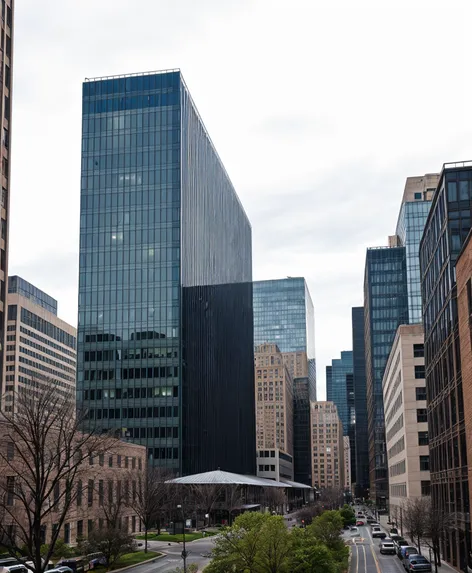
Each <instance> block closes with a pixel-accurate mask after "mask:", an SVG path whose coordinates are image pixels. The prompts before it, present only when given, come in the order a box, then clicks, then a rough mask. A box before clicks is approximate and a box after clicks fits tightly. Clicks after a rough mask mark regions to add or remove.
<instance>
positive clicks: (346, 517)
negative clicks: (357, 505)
mask: <svg viewBox="0 0 472 573" xmlns="http://www.w3.org/2000/svg"><path fill="white" fill-rule="evenodd" d="M339 513H340V515H341V517H342V518H343V522H344V526H346V525H355V524H356V514H355V512H354V510H353V509H352V508H351V507H349V505H347V504H345V505H344V507H343V508H342V509H340V510H339Z"/></svg>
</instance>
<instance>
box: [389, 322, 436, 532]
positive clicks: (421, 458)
mask: <svg viewBox="0 0 472 573" xmlns="http://www.w3.org/2000/svg"><path fill="white" fill-rule="evenodd" d="M424 376H425V369H424V336H423V325H422V324H410V325H401V326H399V327H398V330H397V334H396V336H395V340H394V342H393V345H392V350H391V352H390V356H389V358H388V361H387V366H386V368H385V373H384V377H383V383H382V385H383V399H384V410H385V433H386V439H387V457H388V472H389V492H390V497H389V508H390V516H391V517H393V518H394V520H395V522H397V523H399V522H400V516H401V512H402V510H403V506H404V505H405V500H406V499H408V498H417V497H419V496H422V495H431V481H430V475H429V446H428V443H429V439H428V419H427V411H426V386H425V379H424Z"/></svg>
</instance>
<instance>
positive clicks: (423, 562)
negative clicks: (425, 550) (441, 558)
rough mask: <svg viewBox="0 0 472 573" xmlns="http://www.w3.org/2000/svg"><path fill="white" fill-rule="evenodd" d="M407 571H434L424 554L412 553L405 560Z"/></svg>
mask: <svg viewBox="0 0 472 573" xmlns="http://www.w3.org/2000/svg"><path fill="white" fill-rule="evenodd" d="M403 567H405V571H408V572H413V571H432V568H431V563H430V562H429V561H428V560H427V559H426V557H423V556H422V555H410V557H407V558H405V559H404V560H403Z"/></svg>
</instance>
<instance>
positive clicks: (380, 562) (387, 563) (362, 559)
mask: <svg viewBox="0 0 472 573" xmlns="http://www.w3.org/2000/svg"><path fill="white" fill-rule="evenodd" d="M358 529H359V533H358V534H356V536H355V537H353V536H352V535H351V534H350V532H349V531H346V533H345V535H344V537H345V538H346V539H352V545H351V550H352V558H351V568H350V571H349V573H405V569H404V568H403V565H402V562H401V561H400V559H398V557H397V556H396V555H381V554H380V539H372V535H371V533H370V527H369V526H367V525H365V526H363V527H359V528H358Z"/></svg>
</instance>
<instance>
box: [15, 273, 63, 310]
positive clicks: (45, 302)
mask: <svg viewBox="0 0 472 573" xmlns="http://www.w3.org/2000/svg"><path fill="white" fill-rule="evenodd" d="M8 292H9V293H12V294H13V293H15V294H20V295H21V296H24V297H25V298H29V299H30V300H31V301H32V302H34V303H35V304H37V305H39V306H42V307H43V308H45V309H46V310H47V311H49V312H52V313H53V314H55V315H56V316H57V300H56V299H54V298H52V296H50V295H48V294H47V293H45V292H44V291H42V290H40V289H39V288H38V287H35V286H34V285H32V284H31V283H29V282H28V281H25V279H22V278H21V277H18V276H16V275H15V276H13V277H8Z"/></svg>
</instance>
